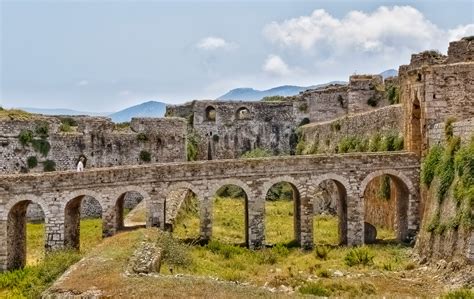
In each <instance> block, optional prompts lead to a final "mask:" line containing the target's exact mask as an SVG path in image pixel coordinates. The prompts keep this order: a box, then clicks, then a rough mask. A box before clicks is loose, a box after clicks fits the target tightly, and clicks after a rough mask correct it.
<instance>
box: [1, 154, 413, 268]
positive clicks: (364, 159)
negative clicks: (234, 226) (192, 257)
mask: <svg viewBox="0 0 474 299" xmlns="http://www.w3.org/2000/svg"><path fill="white" fill-rule="evenodd" d="M380 175H389V176H390V177H391V178H392V180H393V181H394V182H395V184H396V186H397V190H398V191H397V192H398V197H399V198H400V199H399V200H398V201H399V202H398V207H397V215H398V216H397V217H398V229H397V231H398V237H399V239H402V240H403V239H406V238H407V237H409V236H411V235H413V234H414V233H416V231H417V230H418V227H419V207H418V205H419V189H418V188H419V183H418V182H419V160H418V158H417V156H416V155H415V154H412V153H408V152H391V153H364V154H343V155H331V156H329V155H313V156H288V157H272V158H260V159H245V160H243V159H242V160H215V161H200V162H183V163H165V164H150V165H142V166H123V167H112V168H100V169H92V170H88V171H85V172H81V173H78V172H72V171H66V172H51V173H40V174H22V175H5V176H0V244H1V246H0V269H2V270H5V269H11V268H16V267H21V266H22V265H24V261H25V256H26V242H25V239H26V238H25V232H26V224H25V223H26V217H25V213H26V207H27V205H28V204H29V203H31V202H34V203H38V204H39V205H40V206H41V207H42V209H43V211H44V213H45V232H46V233H45V246H46V248H47V249H56V248H62V247H64V246H72V247H78V244H79V223H80V217H79V210H80V209H79V207H80V203H81V200H82V198H83V197H84V196H92V197H94V198H95V199H97V200H98V202H99V203H100V205H101V207H102V211H103V213H102V218H103V234H104V236H110V235H113V234H114V233H115V232H116V231H118V230H119V229H120V228H121V227H122V226H123V219H122V211H121V209H122V207H123V197H124V194H125V193H126V192H129V191H135V192H138V193H140V194H141V195H142V196H143V198H144V200H145V203H146V207H147V213H148V216H147V225H148V226H157V227H161V228H163V227H164V223H165V219H164V218H165V214H166V212H165V211H166V206H167V201H166V198H167V196H168V194H169V193H170V192H173V191H176V190H182V189H189V190H191V191H192V192H194V193H195V194H196V196H197V198H198V199H199V210H200V213H199V214H200V220H201V225H200V234H201V237H202V238H204V239H210V238H211V235H212V203H213V201H212V197H213V196H214V194H215V193H216V191H217V190H218V189H219V188H220V187H222V186H224V185H228V184H233V185H237V186H239V187H241V188H242V189H243V190H244V191H245V193H246V196H247V198H246V205H245V206H246V209H245V210H246V211H245V214H246V215H245V219H246V241H247V244H248V246H249V247H250V248H258V247H260V246H261V245H262V244H263V243H264V227H265V226H264V221H265V217H264V215H265V214H264V209H265V197H266V194H267V191H268V190H269V189H270V188H271V187H272V186H273V185H274V184H276V183H279V182H288V183H290V184H291V185H292V187H293V189H294V194H295V195H296V196H295V198H294V199H295V215H294V218H295V239H296V240H297V241H298V242H299V243H300V245H301V246H303V247H307V248H310V247H312V246H313V223H312V222H313V207H312V205H313V202H312V201H313V199H312V198H311V194H314V192H313V191H314V189H315V188H317V187H318V186H319V184H320V183H322V182H324V181H327V180H332V181H334V182H335V183H336V185H337V186H338V191H339V194H340V201H339V216H340V234H341V242H343V243H346V244H349V245H358V244H362V243H364V191H365V188H366V186H367V184H368V183H369V182H370V181H371V180H372V179H373V178H375V177H377V176H380ZM316 238H317V236H316Z"/></svg>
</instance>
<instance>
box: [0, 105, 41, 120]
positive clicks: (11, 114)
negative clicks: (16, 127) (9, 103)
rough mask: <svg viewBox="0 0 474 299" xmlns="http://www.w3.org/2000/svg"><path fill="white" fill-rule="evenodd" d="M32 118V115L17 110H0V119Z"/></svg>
mask: <svg viewBox="0 0 474 299" xmlns="http://www.w3.org/2000/svg"><path fill="white" fill-rule="evenodd" d="M33 117H34V114H31V113H29V112H26V111H23V110H19V109H5V108H2V109H0V119H9V120H28V119H31V118H33Z"/></svg>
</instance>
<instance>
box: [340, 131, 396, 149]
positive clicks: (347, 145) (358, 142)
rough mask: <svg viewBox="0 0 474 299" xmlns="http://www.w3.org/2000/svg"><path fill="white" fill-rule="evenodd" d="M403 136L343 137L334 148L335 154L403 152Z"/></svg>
mask: <svg viewBox="0 0 474 299" xmlns="http://www.w3.org/2000/svg"><path fill="white" fill-rule="evenodd" d="M403 143H404V142H403V136H400V135H398V134H396V133H388V134H386V135H381V134H374V135H373V136H372V137H370V138H367V137H365V138H361V137H358V136H346V137H343V138H342V139H341V140H340V141H339V144H338V145H337V146H336V152H337V153H350V152H367V151H371V152H391V151H400V150H403Z"/></svg>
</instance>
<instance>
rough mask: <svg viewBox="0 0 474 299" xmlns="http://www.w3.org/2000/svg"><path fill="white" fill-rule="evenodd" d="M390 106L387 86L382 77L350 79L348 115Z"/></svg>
mask: <svg viewBox="0 0 474 299" xmlns="http://www.w3.org/2000/svg"><path fill="white" fill-rule="evenodd" d="M387 105H388V101H387V99H386V98H385V86H384V83H383V78H382V76H380V75H352V76H350V77H349V90H348V95H347V113H348V114H354V113H360V112H365V111H369V110H374V109H377V108H381V107H384V106H387Z"/></svg>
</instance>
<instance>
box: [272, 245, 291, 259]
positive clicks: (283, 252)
mask: <svg viewBox="0 0 474 299" xmlns="http://www.w3.org/2000/svg"><path fill="white" fill-rule="evenodd" d="M272 251H273V252H275V253H276V254H278V255H279V256H283V257H287V256H288V255H289V254H290V250H289V249H288V248H287V247H286V246H285V245H283V244H281V243H278V244H276V245H275V246H274V247H273V248H272Z"/></svg>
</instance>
